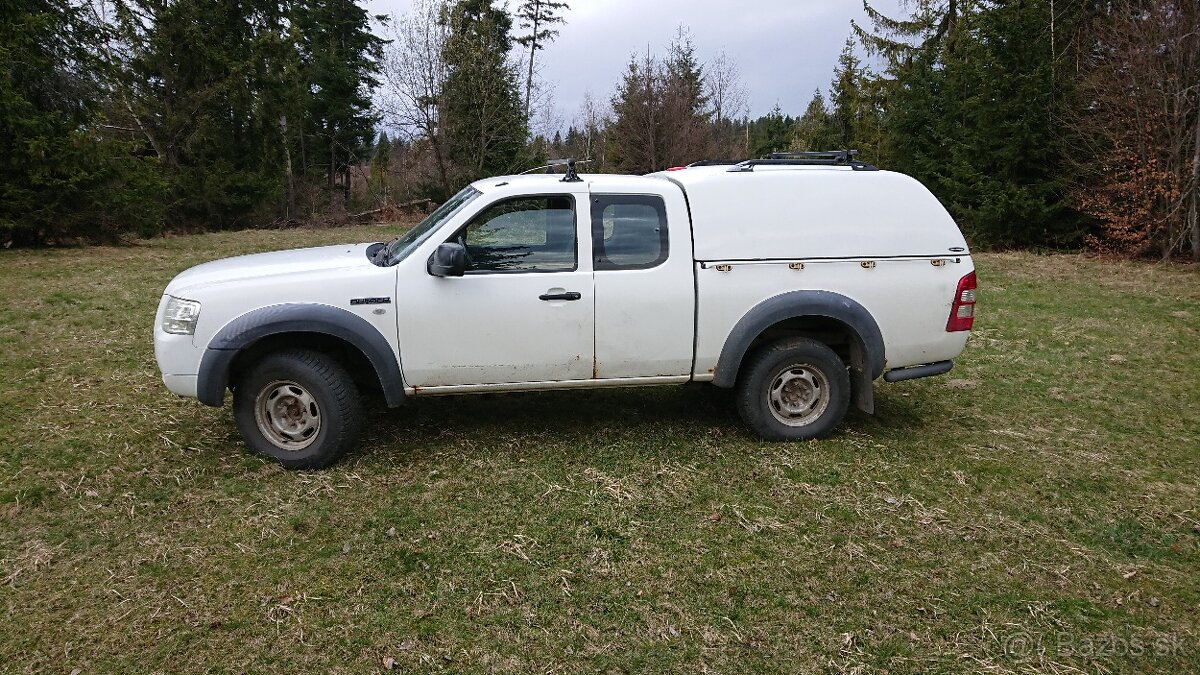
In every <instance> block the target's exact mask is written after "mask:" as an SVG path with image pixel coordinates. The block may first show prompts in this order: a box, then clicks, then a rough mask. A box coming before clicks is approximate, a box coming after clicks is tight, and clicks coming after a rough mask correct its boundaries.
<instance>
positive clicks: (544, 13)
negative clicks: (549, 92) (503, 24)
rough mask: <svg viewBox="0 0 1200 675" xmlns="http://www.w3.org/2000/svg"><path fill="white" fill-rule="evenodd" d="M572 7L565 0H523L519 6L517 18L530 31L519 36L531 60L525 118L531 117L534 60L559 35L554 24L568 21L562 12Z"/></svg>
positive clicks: (526, 80) (526, 87) (528, 70)
mask: <svg viewBox="0 0 1200 675" xmlns="http://www.w3.org/2000/svg"><path fill="white" fill-rule="evenodd" d="M568 9H570V6H569V5H568V4H567V3H565V2H555V1H554V0H523V1H522V2H521V4H520V6H518V7H517V20H518V21H519V22H520V26H521V28H522V29H523V30H526V31H529V32H527V33H524V34H522V35H520V36H518V37H517V44H519V45H521V46H522V47H526V48H527V49H529V62H528V64H527V66H528V68H527V71H526V74H525V119H529V114H530V112H529V110H530V104H531V103H532V97H533V74H534V61H535V60H536V59H537V53H538V51H539V50H542V49H545V48H546V45H547V44H548V43H549V42H551V41H552V40H554V38H555V37H556V36H557V35H558V29H557V28H555V27H554V26H557V25H560V24H563V23H565V22H566V18H565V17H564V16H562V12H565V11H567V10H568Z"/></svg>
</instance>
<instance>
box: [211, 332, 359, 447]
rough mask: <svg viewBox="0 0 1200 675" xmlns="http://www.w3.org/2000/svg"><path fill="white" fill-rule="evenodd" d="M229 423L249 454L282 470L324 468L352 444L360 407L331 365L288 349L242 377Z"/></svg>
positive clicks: (326, 360)
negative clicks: (274, 463) (270, 459)
mask: <svg viewBox="0 0 1200 675" xmlns="http://www.w3.org/2000/svg"><path fill="white" fill-rule="evenodd" d="M314 406H315V407H314ZM233 419H234V422H235V423H236V424H237V428H238V431H239V432H241V434H242V439H244V440H245V441H246V445H248V446H250V449H251V450H253V451H255V452H257V453H259V454H262V455H266V456H268V457H271V458H273V459H274V460H276V461H277V462H279V463H280V464H282V465H283V467H284V468H287V469H323V468H325V467H327V466H329V465H330V464H333V463H334V462H335V461H337V460H338V458H339V457H341V456H342V455H343V454H344V453H345V452H346V451H347V450H349V449H350V447H351V446H353V445H354V442H355V441H356V440H357V437H358V431H359V428H360V426H361V423H362V404H361V402H360V400H359V396H358V389H357V388H355V386H354V380H353V379H351V377H350V375H349V374H348V373H347V372H346V371H345V369H343V368H342V367H341V366H340V365H338V363H337V362H336V361H334V360H332V359H330V358H328V357H326V356H324V355H322V354H320V353H318V352H313V351H308V350H303V349H292V350H287V351H281V352H276V353H274V354H268V355H267V356H265V357H263V359H262V360H261V361H259V362H258V363H257V364H255V365H254V367H253V368H251V369H250V371H249V372H247V373H246V374H245V376H243V377H242V378H241V380H240V381H239V382H238V384H237V386H236V387H234V390H233Z"/></svg>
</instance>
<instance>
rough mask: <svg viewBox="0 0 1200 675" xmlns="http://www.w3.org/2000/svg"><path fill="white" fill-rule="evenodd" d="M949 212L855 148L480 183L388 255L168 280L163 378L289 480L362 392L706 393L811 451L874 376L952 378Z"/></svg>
mask: <svg viewBox="0 0 1200 675" xmlns="http://www.w3.org/2000/svg"><path fill="white" fill-rule="evenodd" d="M974 303H975V273H974V265H973V264H972V261H971V257H970V254H969V252H968V250H967V244H966V242H965V241H964V239H963V237H962V234H961V233H960V232H959V230H958V228H957V227H956V225H955V223H954V221H953V220H952V219H951V218H950V216H949V215H948V214H947V213H946V210H945V209H944V208H943V207H942V206H941V204H939V203H938V201H937V199H935V198H934V197H933V195H931V194H930V193H929V191H928V190H926V189H925V188H924V187H923V186H922V185H921V184H920V183H918V182H917V181H915V180H913V179H912V178H910V177H908V176H905V175H902V174H897V173H892V172H888V171H879V170H876V169H875V168H874V167H871V166H869V165H866V164H862V163H859V162H857V161H855V160H854V159H853V158H852V156H851V155H850V154H849V153H827V154H820V155H803V156H785V157H775V158H772V159H765V160H748V161H746V162H742V163H738V164H735V165H706V166H698V165H693V166H689V167H684V168H682V169H677V170H670V171H665V172H661V173H657V174H651V175H648V176H621V175H585V176H579V175H577V174H576V172H575V170H574V165H572V166H570V167H569V169H568V171H567V173H566V174H565V176H564V175H562V174H555V175H545V174H540V175H523V176H505V177H499V178H490V179H486V180H480V181H477V182H475V183H473V184H472V185H470V186H469V187H467V188H465V189H463V190H462V191H461V192H459V193H458V194H457V195H455V196H454V197H453V198H451V199H449V200H448V201H446V202H445V203H444V204H442V205H441V206H440V207H439V208H438V209H437V210H435V211H434V212H433V213H431V214H430V215H429V216H428V217H427V218H425V220H423V221H422V222H421V223H420V224H418V225H416V226H415V227H413V228H412V229H411V230H408V231H407V232H404V233H403V234H402V235H401V236H399V237H397V238H396V239H393V240H392V241H391V242H389V243H386V244H384V243H365V244H348V245H344V246H325V247H320V248H309V249H301V250H291V251H281V252H278V253H264V254H259V255H249V256H242V257H236V258H229V259H225V260H218V261H215V262H210V263H207V264H203V265H199V266H197V267H194V268H192V269H189V270H187V271H185V272H183V273H181V274H180V275H179V276H177V277H175V279H174V280H173V281H171V283H170V284H169V285H168V286H167V288H166V291H165V293H164V295H163V297H162V302H161V303H160V305H159V308H158V315H157V318H156V320H155V327H154V342H155V355H156V357H157V360H158V365H159V368H160V369H161V370H162V373H163V381H164V382H165V383H166V386H167V388H168V389H170V390H171V391H172V392H174V393H176V394H178V395H181V396H190V397H196V398H197V399H199V400H200V401H201V402H202V403H205V404H207V405H211V406H220V405H222V404H223V403H224V399H225V391H226V390H227V389H228V390H232V392H233V413H234V420H235V422H236V424H237V427H238V429H239V430H240V432H241V434H242V436H243V438H244V439H245V441H246V443H247V444H248V445H249V446H250V447H251V448H252V449H254V450H256V451H258V452H261V453H264V454H266V455H269V456H271V457H273V458H275V459H276V460H278V461H279V462H280V463H281V464H283V465H284V466H286V467H289V468H316V467H323V466H327V465H329V464H330V463H331V462H333V461H335V460H336V459H337V458H338V457H339V456H341V454H342V453H344V452H345V451H346V450H347V449H348V448H349V447H351V446H352V445H353V443H354V439H355V434H356V432H357V430H358V427H359V420H360V417H361V412H360V400H359V396H360V393H359V392H360V390H361V391H377V392H381V393H382V396H383V399H384V400H385V401H386V402H387V404H388V405H389V406H393V407H394V406H399V405H401V404H402V403H404V401H405V399H406V398H407V397H409V396H435V395H442V394H468V393H480V392H506V391H532V390H548V389H577V388H591V387H625V386H640V385H667V384H682V383H686V382H711V383H712V384H714V385H716V386H718V387H725V388H736V401H737V406H738V409H739V412H740V414H741V416H742V418H743V420H744V421H745V422H746V424H747V425H748V426H749V427H750V429H752V430H753V432H754V433H756V434H758V435H759V436H761V437H763V438H766V439H775V440H793V439H812V438H820V437H824V436H826V435H828V434H830V433H831V432H832V431H833V430H834V428H835V427H836V426H837V425H838V423H839V422H840V421H841V419H842V417H843V415H844V414H845V413H846V410H847V408H848V406H849V405H850V403H851V401H853V402H854V403H855V405H857V406H858V407H859V408H861V409H863V410H865V411H867V412H872V411H873V407H874V404H873V392H872V386H873V384H872V382H873V381H874V380H875V379H876V378H878V377H880V376H883V378H884V379H885V380H888V381H897V380H906V379H912V378H916V377H924V376H928V375H938V374H941V373H945V372H947V371H948V370H950V368H951V366H952V362H951V359H953V358H955V357H956V356H957V355H958V354H959V353H960V352H961V351H962V350H963V347H964V346H965V344H966V341H967V337H968V334H969V331H970V329H971V325H972V320H973V316H974Z"/></svg>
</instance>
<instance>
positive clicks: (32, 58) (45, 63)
mask: <svg viewBox="0 0 1200 675" xmlns="http://www.w3.org/2000/svg"><path fill="white" fill-rule="evenodd" d="M110 37H111V36H110V35H109V26H108V25H106V24H104V23H102V22H100V21H97V20H95V19H94V18H93V17H92V15H91V14H89V13H88V12H87V11H85V6H84V5H82V4H79V3H74V2H69V1H68V0H26V1H25V2H22V3H16V4H13V3H6V4H5V5H4V8H3V10H0V244H5V245H10V244H13V243H16V244H34V243H43V242H46V241H50V240H55V239H59V238H62V237H84V238H88V239H97V240H103V239H112V238H114V237H116V236H118V235H119V234H120V233H121V232H123V231H127V230H135V231H137V232H140V233H143V234H146V233H149V232H151V231H153V230H155V229H156V228H157V227H158V226H159V225H160V223H161V218H162V209H161V187H162V186H161V183H160V182H159V181H158V180H157V176H156V175H155V166H154V163H153V161H152V160H149V159H148V158H145V157H141V156H139V154H138V152H139V150H141V148H140V147H139V143H138V142H137V137H136V136H135V135H133V133H131V132H130V131H127V130H124V129H123V128H122V129H116V128H115V125H109V124H104V122H105V121H106V120H105V119H104V118H103V114H104V113H105V112H106V109H107V108H108V103H109V98H108V97H109V94H110V92H111V86H112V82H111V75H112V68H111V67H112V65H113V63H112V62H111V61H110V60H108V59H105V58H103V56H102V55H103V54H104V52H105V49H104V47H105V45H106V43H107V41H108V40H109V38H110ZM114 134H119V135H114Z"/></svg>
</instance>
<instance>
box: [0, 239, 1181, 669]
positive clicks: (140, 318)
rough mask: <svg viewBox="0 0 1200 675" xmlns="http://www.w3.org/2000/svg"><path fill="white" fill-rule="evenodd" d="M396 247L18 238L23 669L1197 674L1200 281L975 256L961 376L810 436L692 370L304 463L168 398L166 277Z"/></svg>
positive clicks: (1, 388) (6, 366)
mask: <svg viewBox="0 0 1200 675" xmlns="http://www.w3.org/2000/svg"><path fill="white" fill-rule="evenodd" d="M386 236H389V232H388V231H387V230H386V229H380V228H374V227H361V228H355V229H347V230H296V231H285V232H258V233H255V232H244V233H231V234H215V235H202V236H193V237H178V238H171V239H162V240H154V241H148V242H142V243H141V244H139V245H138V246H136V247H131V248H94V249H84V250H60V251H8V252H4V253H2V254H0V276H2V278H3V279H4V283H3V287H2V289H0V298H2V300H0V346H2V347H3V350H2V352H0V438H2V439H3V440H2V441H0V607H2V608H3V614H2V615H0V669H3V670H6V671H13V672H24V671H38V672H42V671H51V672H70V671H72V670H74V669H76V668H79V669H81V670H82V671H83V672H129V671H169V672H200V671H211V670H216V671H247V670H250V671H266V670H287V671H339V672H340V671H346V672H351V671H353V672H362V671H364V670H371V669H383V668H384V667H385V666H386V665H392V666H394V667H395V668H396V669H397V670H404V671H437V670H444V671H472V672H487V671H510V670H518V671H539V672H550V671H555V672H559V671H562V672H575V671H606V672H608V671H615V672H637V671H642V670H655V671H662V670H668V669H672V670H692V671H715V672H739V671H746V670H768V671H791V672H797V671H799V672H829V671H833V672H864V673H865V672H884V671H887V672H893V673H894V672H928V671H940V672H948V673H949V672H955V673H957V672H964V671H975V672H988V673H1004V672H1035V671H1037V672H1097V671H1100V672H1147V671H1151V670H1157V671H1160V672H1195V671H1197V670H1200V655H1198V648H1200V643H1198V642H1197V640H1198V638H1200V635H1197V625H1200V581H1198V580H1197V578H1198V575H1197V573H1198V572H1200V565H1198V563H1200V513H1198V512H1197V510H1196V509H1197V504H1198V503H1200V499H1198V497H1200V494H1198V493H1200V489H1198V488H1197V481H1196V467H1197V466H1198V465H1200V464H1198V460H1200V452H1198V448H1200V413H1198V412H1197V410H1198V408H1200V386H1198V384H1197V382H1198V378H1200V347H1198V345H1200V275H1198V271H1197V270H1195V269H1189V268H1178V267H1165V266H1155V265H1145V264H1140V263H1108V262H1099V261H1095V260H1089V259H1086V258H1082V257H1075V256H1050V257H1046V256H1035V255H1029V254H1003V255H985V256H981V257H980V260H979V265H980V273H981V282H982V291H981V298H982V300H981V312H982V318H981V320H980V321H979V324H978V326H979V329H978V331H977V332H976V334H975V336H974V337H973V339H972V341H971V344H970V347H969V349H968V351H967V353H966V354H965V355H964V356H963V358H962V359H961V361H960V362H959V365H958V367H957V368H956V369H955V371H954V373H953V374H952V375H951V376H949V377H946V378H934V379H929V380H921V381H915V382H911V383H902V384H896V385H887V384H883V383H880V384H878V385H877V392H878V408H879V411H878V414H877V415H876V416H874V417H867V416H863V415H858V414H855V415H853V416H852V417H851V418H850V419H849V420H848V423H847V424H846V426H845V428H844V430H843V431H842V432H841V433H839V434H838V435H837V436H836V437H834V438H833V439H830V440H828V441H825V442H821V443H815V444H805V443H799V444H766V443H760V442H757V441H754V440H752V439H750V438H749V437H748V436H747V435H746V433H745V432H744V431H743V429H742V426H741V425H740V423H739V422H738V420H737V418H736V415H735V414H734V412H733V410H732V406H731V402H730V401H729V400H728V397H727V396H726V395H725V394H724V393H723V392H721V391H718V390H713V389H711V388H708V387H703V386H696V387H679V388H669V389H661V390H630V391H599V392H573V393H555V394H537V395H507V396H483V397H464V398H458V399H455V398H447V399H436V400H426V401H417V402H415V403H414V404H413V405H411V406H409V407H407V408H405V409H402V410H400V411H387V410H384V409H383V408H381V407H378V406H377V407H375V408H374V409H373V410H372V412H371V415H370V427H371V429H370V431H369V433H368V434H367V437H366V439H365V441H364V445H363V448H362V450H360V451H358V452H356V453H353V454H352V455H350V456H349V457H347V458H346V460H345V461H343V462H342V463H341V464H339V465H337V466H336V467H334V468H333V469H330V470H328V471H325V472H319V473H313V472H299V473H289V472H284V471H281V470H279V469H277V468H276V467H274V466H273V465H271V464H268V463H266V462H264V461H261V460H259V459H258V458H255V457H252V456H249V455H247V454H246V452H245V451H244V449H243V447H242V445H241V444H240V442H239V440H238V438H237V436H236V432H235V431H234V429H233V425H232V422H231V420H230V413H229V411H228V409H222V410H214V409H210V408H205V407H203V406H200V405H198V404H196V403H195V402H194V401H184V400H179V399H176V398H173V397H172V396H171V395H170V394H168V393H167V392H166V391H165V390H164V389H163V388H162V386H161V383H160V382H159V380H158V374H157V372H156V369H155V366H154V361H153V355H152V351H151V344H150V325H149V323H150V321H151V319H152V314H153V311H154V306H155V303H156V300H157V298H158V295H159V293H160V292H161V289H162V287H163V286H164V285H165V284H166V282H167V281H168V280H169V279H170V277H171V276H172V275H173V274H174V273H176V272H178V271H179V270H181V269H183V268H185V267H188V266H190V265H192V264H195V263H197V262H201V261H203V260H207V259H211V258H214V257H220V256H225V255H231V254H234V253H241V252H252V251H259V250H267V249H271V248H284V247H289V246H294V245H307V244H318V243H326V242H336V241H353V240H372V239H379V238H386Z"/></svg>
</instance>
